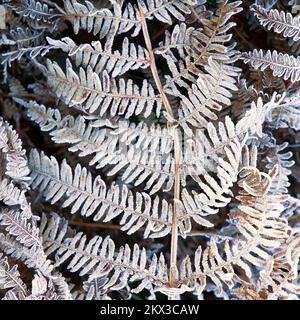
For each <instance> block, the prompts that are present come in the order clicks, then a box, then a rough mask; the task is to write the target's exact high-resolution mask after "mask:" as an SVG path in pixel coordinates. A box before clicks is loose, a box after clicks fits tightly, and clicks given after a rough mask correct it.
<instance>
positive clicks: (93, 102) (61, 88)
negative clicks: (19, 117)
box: [45, 60, 162, 118]
mask: <svg viewBox="0 0 300 320" xmlns="http://www.w3.org/2000/svg"><path fill="white" fill-rule="evenodd" d="M45 75H46V76H47V81H48V84H49V86H50V88H51V89H52V90H53V91H54V92H55V94H56V95H57V97H58V98H60V99H63V101H64V102H65V103H66V104H69V105H70V106H73V105H75V106H76V105H80V107H81V108H82V109H83V110H84V111H86V112H88V113H90V114H93V113H95V112H97V114H99V115H100V116H103V115H104V114H105V113H106V112H107V111H108V110H109V114H110V115H111V116H115V115H125V117H126V118H129V117H130V116H132V115H139V114H141V113H143V115H144V117H148V116H149V115H150V114H151V112H153V110H155V111H156V113H157V114H159V113H160V109H161V106H162V100H161V98H160V97H159V96H157V94H156V93H155V90H154V88H153V87H152V86H151V84H149V83H148V82H147V80H144V81H143V84H142V87H141V88H139V86H138V85H137V84H134V83H133V81H132V80H131V79H129V80H125V79H120V80H118V81H116V80H115V79H112V78H111V77H110V75H109V74H108V73H107V72H106V71H104V72H103V73H102V76H101V77H99V75H98V74H97V73H96V72H94V71H93V69H92V67H91V66H89V65H88V67H87V69H86V70H85V69H83V68H80V70H79V74H78V75H77V73H76V72H75V71H74V70H73V68H72V65H71V63H70V61H69V60H67V67H66V73H64V72H63V71H62V69H61V68H60V67H59V66H58V64H57V63H52V62H51V61H50V60H48V61H47V70H46V71H45ZM83 104H84V106H83Z"/></svg>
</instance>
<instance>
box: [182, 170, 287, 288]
mask: <svg viewBox="0 0 300 320" xmlns="http://www.w3.org/2000/svg"><path fill="white" fill-rule="evenodd" d="M246 172H247V174H248V179H247V180H245V179H243V180H241V181H240V185H242V186H243V188H244V190H243V191H242V192H241V195H240V196H239V197H238V199H239V200H240V201H241V205H240V206H239V207H238V211H237V212H236V213H232V214H230V216H231V219H237V223H236V227H237V228H238V230H239V232H240V234H241V236H242V239H241V240H239V241H237V242H235V243H233V244H232V245H231V246H230V244H229V241H225V245H224V255H223V256H221V252H220V250H219V249H218V247H217V244H216V242H215V240H211V241H210V245H209V246H208V247H207V248H206V249H205V250H202V248H201V247H199V248H198V249H197V251H196V252H195V258H194V265H195V271H192V263H191V261H190V258H189V257H187V258H186V259H185V260H183V262H182V265H181V278H180V279H179V283H184V284H185V285H187V286H189V287H193V286H195V285H196V282H198V285H199V292H202V291H203V289H204V288H205V287H206V285H207V279H210V280H211V281H212V283H213V284H214V285H215V286H216V288H217V289H218V292H219V293H221V292H222V291H223V283H225V284H226V285H227V286H228V287H229V288H232V287H233V285H234V282H233V277H234V274H235V271H234V268H233V266H234V265H237V266H239V267H240V268H242V269H243V270H244V271H245V274H246V276H247V277H248V278H250V277H251V273H252V272H251V265H252V266H255V267H263V266H264V265H265V264H266V261H268V260H269V259H271V258H272V256H271V255H270V253H268V249H267V248H271V249H272V248H278V247H279V246H280V244H281V242H283V241H285V239H287V238H288V234H289V232H290V230H289V227H288V225H287V221H286V220H285V219H283V218H281V217H280V214H281V212H282V211H283V208H284V207H283V206H282V205H281V204H280V202H281V201H283V197H282V196H271V195H268V191H269V189H270V186H271V182H272V177H273V176H274V174H275V172H270V175H267V174H264V173H260V172H258V170H257V169H255V168H250V170H248V171H246Z"/></svg>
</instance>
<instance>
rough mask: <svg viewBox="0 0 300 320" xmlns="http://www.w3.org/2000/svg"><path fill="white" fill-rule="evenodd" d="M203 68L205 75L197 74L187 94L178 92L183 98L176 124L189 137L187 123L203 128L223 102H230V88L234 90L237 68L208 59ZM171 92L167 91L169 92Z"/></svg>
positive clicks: (190, 130)
mask: <svg viewBox="0 0 300 320" xmlns="http://www.w3.org/2000/svg"><path fill="white" fill-rule="evenodd" d="M205 70H206V72H207V74H203V75H200V76H199V78H198V80H197V85H196V84H193V85H192V87H191V88H190V89H189V90H188V95H187V97H186V96H184V95H181V94H180V93H179V92H178V91H177V92H178V95H179V96H180V98H181V99H182V103H181V107H180V109H179V110H178V115H179V117H178V124H179V125H180V126H181V127H182V128H183V129H184V131H185V133H186V134H187V135H188V136H191V135H192V134H193V131H192V129H191V128H190V126H191V127H195V128H203V127H204V128H205V127H206V126H207V124H208V120H216V119H217V118H218V117H217V115H216V112H217V111H220V110H221V109H222V105H223V104H224V105H229V104H230V97H231V96H232V94H231V90H237V87H236V85H235V79H234V77H236V76H237V75H238V73H237V72H238V71H239V69H237V68H234V67H230V68H228V67H226V66H225V65H220V64H218V63H216V62H214V61H213V60H212V59H211V58H210V59H209V61H208V65H207V66H205ZM173 90H176V89H175V88H174V89H173ZM170 91H171V90H170ZM170 91H169V90H168V91H167V92H168V93H170V94H171V92H170ZM207 119H208V120H207ZM173 121H174V120H173Z"/></svg>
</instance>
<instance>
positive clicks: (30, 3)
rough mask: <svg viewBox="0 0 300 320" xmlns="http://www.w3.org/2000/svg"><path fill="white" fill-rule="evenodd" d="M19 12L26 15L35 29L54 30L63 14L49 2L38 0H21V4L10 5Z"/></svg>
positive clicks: (23, 15)
mask: <svg viewBox="0 0 300 320" xmlns="http://www.w3.org/2000/svg"><path fill="white" fill-rule="evenodd" d="M8 6H9V7H10V8H11V9H13V10H14V11H15V12H16V13H17V14H19V15H20V16H22V17H25V18H26V19H27V21H28V24H29V25H30V26H31V27H32V28H34V29H49V30H51V31H54V30H55V29H56V28H57V25H58V23H59V21H60V17H61V16H62V15H61V14H60V13H59V12H57V11H55V9H53V8H51V7H49V6H48V4H46V3H44V2H41V1H37V0H21V4H20V5H8Z"/></svg>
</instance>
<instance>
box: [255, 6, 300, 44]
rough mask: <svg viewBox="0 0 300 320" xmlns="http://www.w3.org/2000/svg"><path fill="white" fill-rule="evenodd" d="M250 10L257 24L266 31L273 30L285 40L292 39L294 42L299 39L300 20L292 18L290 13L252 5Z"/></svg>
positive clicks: (297, 17)
mask: <svg viewBox="0 0 300 320" xmlns="http://www.w3.org/2000/svg"><path fill="white" fill-rule="evenodd" d="M251 10H252V11H253V12H254V15H255V16H256V17H257V18H258V20H259V23H260V24H261V25H262V26H263V27H265V28H266V29H267V30H274V32H276V33H280V34H281V33H282V35H283V36H284V37H286V38H292V39H293V40H294V41H298V40H299V39H300V18H299V16H296V17H293V16H292V15H291V13H289V12H287V13H286V12H284V11H280V12H279V11H278V10H277V9H271V10H269V11H267V10H266V9H264V8H262V7H260V6H257V5H254V6H253V7H252V8H251Z"/></svg>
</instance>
